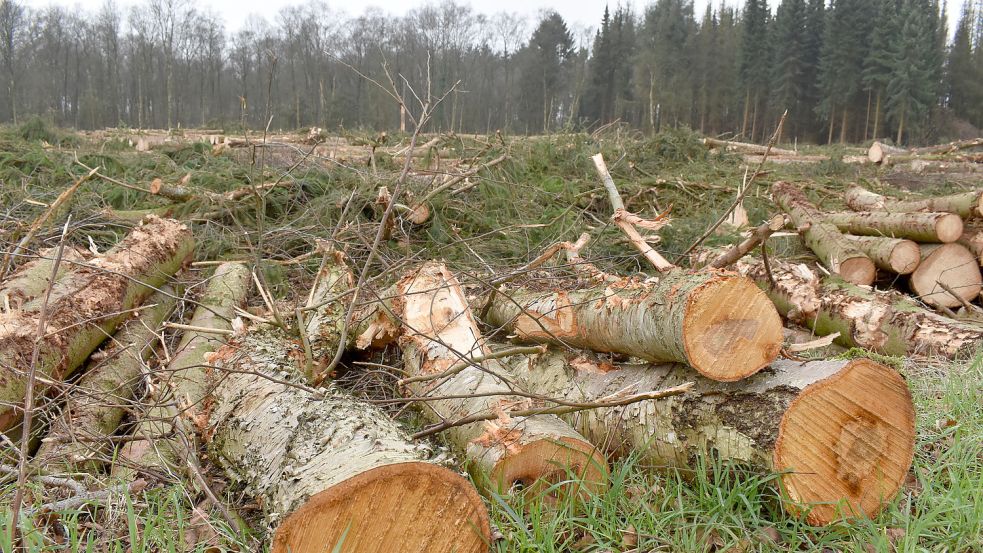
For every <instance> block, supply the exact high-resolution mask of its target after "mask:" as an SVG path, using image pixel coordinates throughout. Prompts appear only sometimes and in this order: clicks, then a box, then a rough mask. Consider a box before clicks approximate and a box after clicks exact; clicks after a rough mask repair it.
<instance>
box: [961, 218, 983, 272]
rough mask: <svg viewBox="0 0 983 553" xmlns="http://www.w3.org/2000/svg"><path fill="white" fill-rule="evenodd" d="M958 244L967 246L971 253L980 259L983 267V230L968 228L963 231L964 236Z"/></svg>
mask: <svg viewBox="0 0 983 553" xmlns="http://www.w3.org/2000/svg"><path fill="white" fill-rule="evenodd" d="M956 242H957V243H959V244H962V245H963V246H966V248H967V249H968V250H969V251H971V252H973V255H975V256H976V257H978V258H979V260H980V265H981V266H983V228H981V227H968V228H966V229H965V230H964V231H963V235H962V236H960V237H959V240H956Z"/></svg>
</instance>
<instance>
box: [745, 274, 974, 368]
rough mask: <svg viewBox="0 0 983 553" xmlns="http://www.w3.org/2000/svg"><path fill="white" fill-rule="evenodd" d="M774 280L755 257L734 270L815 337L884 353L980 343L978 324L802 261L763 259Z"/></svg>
mask: <svg viewBox="0 0 983 553" xmlns="http://www.w3.org/2000/svg"><path fill="white" fill-rule="evenodd" d="M769 266H770V268H771V275H772V277H773V278H774V284H772V282H771V280H770V279H769V278H768V271H767V270H766V269H765V266H764V263H762V261H761V260H760V259H751V258H745V259H744V260H742V261H741V262H739V263H738V264H737V269H738V270H739V271H740V272H741V273H742V274H744V275H747V276H748V277H750V278H752V279H754V280H755V281H756V282H757V283H758V285H759V286H761V288H762V289H763V290H764V291H765V292H766V293H767V294H768V295H769V297H771V299H772V300H773V301H774V302H775V306H776V307H777V308H778V310H779V312H781V313H782V315H783V316H784V317H786V318H787V319H788V320H790V321H792V322H794V323H796V324H799V325H801V326H804V327H806V328H810V329H812V330H813V331H814V332H815V333H816V334H817V335H819V336H826V335H829V334H832V333H834V332H839V333H840V336H839V338H837V339H836V342H837V343H839V344H841V345H843V346H846V347H861V348H865V349H869V350H873V351H876V352H878V353H884V354H887V355H899V356H901V355H942V356H945V357H950V358H951V357H955V356H956V355H957V354H959V353H960V352H966V351H971V350H972V349H973V348H975V347H977V346H978V345H979V344H980V343H983V327H981V326H979V325H973V324H969V323H964V322H960V321H956V320H954V319H950V318H949V317H945V316H942V315H939V314H938V313H934V312H932V311H929V310H927V309H925V308H923V307H921V306H919V305H918V304H917V303H915V302H914V301H913V300H912V299H911V298H909V297H908V296H905V295H903V294H900V293H898V292H890V291H877V290H872V289H870V288H866V287H860V286H855V285H852V284H850V283H848V282H845V281H843V280H842V279H839V278H835V277H827V278H823V279H822V280H820V278H819V276H818V275H817V273H816V272H815V271H813V270H810V269H809V268H808V267H806V266H805V265H802V264H794V263H788V262H785V261H780V260H775V259H772V260H770V261H769Z"/></svg>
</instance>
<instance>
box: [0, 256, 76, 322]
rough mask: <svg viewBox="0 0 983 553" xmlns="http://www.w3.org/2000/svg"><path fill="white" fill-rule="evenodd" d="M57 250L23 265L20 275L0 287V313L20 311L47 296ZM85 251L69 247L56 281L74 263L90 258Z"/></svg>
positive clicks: (12, 276) (11, 277)
mask: <svg viewBox="0 0 983 553" xmlns="http://www.w3.org/2000/svg"><path fill="white" fill-rule="evenodd" d="M57 253H58V248H48V249H47V250H44V251H42V252H40V253H39V254H38V257H37V258H35V259H32V260H31V261H28V262H27V263H25V264H24V265H22V266H21V267H20V268H19V269H18V270H17V272H15V273H13V274H12V275H10V276H9V277H7V278H6V279H5V280H4V281H3V283H2V284H0V313H5V312H8V311H12V310H15V309H20V307H21V306H22V305H24V304H25V303H27V302H29V301H31V300H33V299H34V298H37V297H38V296H41V295H43V294H44V292H45V291H46V290H47V289H48V282H49V281H50V280H51V272H52V270H53V269H54V266H55V256H56V255H57ZM87 254H88V252H87V251H86V250H83V249H82V248H76V247H72V246H66V247H65V250H64V251H63V252H62V259H61V263H60V264H59V265H58V274H57V275H55V278H56V280H57V279H60V278H61V277H62V276H64V275H65V273H66V272H68V271H70V270H71V269H72V267H73V264H75V263H81V262H83V261H85V260H86V258H88V257H89V256H88V255H87Z"/></svg>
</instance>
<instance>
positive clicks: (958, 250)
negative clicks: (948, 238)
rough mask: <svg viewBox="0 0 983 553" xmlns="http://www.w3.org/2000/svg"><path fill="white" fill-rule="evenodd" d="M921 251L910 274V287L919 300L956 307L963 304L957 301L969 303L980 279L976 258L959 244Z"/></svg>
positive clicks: (981, 283)
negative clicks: (920, 256) (920, 257)
mask: <svg viewBox="0 0 983 553" xmlns="http://www.w3.org/2000/svg"><path fill="white" fill-rule="evenodd" d="M921 249H922V262H921V264H919V265H918V268H917V269H915V272H913V273H911V288H912V290H913V291H914V292H915V293H916V294H918V297H919V298H920V299H921V300H922V301H924V302H925V303H927V304H929V305H935V306H944V307H959V306H960V305H962V301H960V299H959V298H962V300H964V301H967V302H969V301H973V299H975V298H976V296H978V295H980V290H981V289H983V277H981V274H980V266H979V259H978V258H977V257H976V256H975V255H973V253H972V252H970V251H969V250H968V249H966V248H965V247H964V246H962V245H960V244H941V245H924V246H922V247H921ZM943 284H945V285H946V286H943ZM946 287H948V288H949V289H950V290H951V292H950V291H949V290H946ZM953 292H954V293H955V294H956V296H959V297H958V298H957V297H956V296H954V295H953Z"/></svg>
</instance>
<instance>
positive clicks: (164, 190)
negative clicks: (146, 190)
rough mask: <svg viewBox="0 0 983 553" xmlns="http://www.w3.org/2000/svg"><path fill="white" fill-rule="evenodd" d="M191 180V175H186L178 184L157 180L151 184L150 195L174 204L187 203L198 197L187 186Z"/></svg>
mask: <svg viewBox="0 0 983 553" xmlns="http://www.w3.org/2000/svg"><path fill="white" fill-rule="evenodd" d="M189 180H191V173H188V174H187V175H185V176H184V177H183V178H182V179H181V181H180V182H179V183H178V184H167V183H165V182H164V181H163V180H162V179H159V178H156V179H154V180H153V181H151V182H150V193H151V194H153V195H155V196H161V197H164V198H167V199H168V200H171V201H172V202H187V201H189V200H193V199H195V197H196V194H195V192H194V191H193V190H191V189H190V188H188V187H187V186H186V185H187V184H188V181H189Z"/></svg>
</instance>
